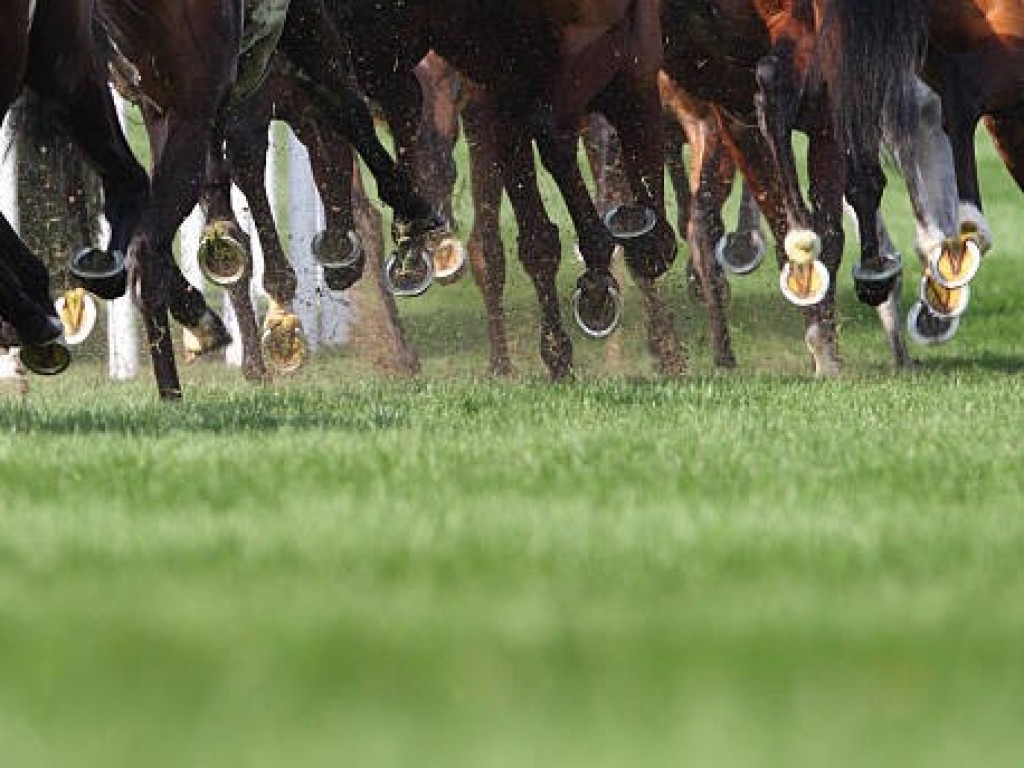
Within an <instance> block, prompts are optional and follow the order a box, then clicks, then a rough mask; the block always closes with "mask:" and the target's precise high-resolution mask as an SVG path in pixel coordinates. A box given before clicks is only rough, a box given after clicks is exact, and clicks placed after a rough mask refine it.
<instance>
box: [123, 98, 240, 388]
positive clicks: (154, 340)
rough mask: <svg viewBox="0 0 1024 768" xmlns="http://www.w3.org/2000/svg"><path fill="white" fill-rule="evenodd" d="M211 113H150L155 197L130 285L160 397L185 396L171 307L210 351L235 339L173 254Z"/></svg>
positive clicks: (136, 240)
mask: <svg viewBox="0 0 1024 768" xmlns="http://www.w3.org/2000/svg"><path fill="white" fill-rule="evenodd" d="M211 121H212V115H211V116H209V117H208V118H207V119H205V120H203V119H188V120H186V119H183V118H182V117H177V116H172V115H165V116H162V117H156V116H154V115H152V114H150V115H148V119H147V127H148V128H149V129H150V145H151V147H152V149H153V157H154V158H156V162H155V165H154V168H153V181H152V196H151V198H150V201H149V204H148V205H147V206H146V209H145V210H144V212H143V215H142V219H141V221H140V223H139V227H138V230H137V232H136V234H135V236H134V237H133V238H132V242H131V245H130V246H129V284H130V285H133V286H136V289H135V290H136V293H135V295H136V298H137V300H138V302H139V304H140V307H141V309H142V316H143V321H144V326H145V329H146V335H147V338H148V340H149V351H150V356H151V358H152V360H153V372H154V374H155V377H156V382H157V388H158V390H159V393H160V397H161V398H163V399H165V400H170V399H178V398H180V397H181V384H180V381H179V379H178V370H177V366H176V364H175V361H174V345H173V340H172V337H171V331H170V324H169V320H168V310H170V312H171V314H173V315H174V317H175V319H176V320H178V322H180V323H182V324H183V325H185V326H187V327H188V328H190V329H191V330H192V332H193V333H194V334H195V335H196V338H197V339H198V340H199V342H200V345H201V347H202V350H203V351H204V352H210V351H213V350H216V349H221V348H223V347H225V346H227V345H228V344H230V343H231V337H230V335H229V334H228V333H227V330H226V329H225V328H224V324H223V322H222V321H221V319H220V318H219V317H218V316H217V315H216V313H214V312H213V311H212V310H211V309H210V308H209V306H207V304H206V299H205V298H204V297H203V294H202V293H201V292H200V291H199V290H197V289H196V288H194V287H193V286H192V285H191V284H189V282H188V281H187V280H186V279H185V277H184V275H182V274H181V272H180V270H178V268H177V266H176V265H175V263H174V260H173V258H172V256H171V245H172V240H173V237H174V233H175V232H176V231H177V228H178V226H179V225H180V223H181V222H182V221H184V219H185V217H186V216H187V215H188V214H189V212H191V210H192V209H193V208H194V207H195V205H196V203H197V202H198V201H199V195H200V192H201V188H202V177H203V170H204V167H205V162H206V149H207V146H208V144H209V131H210V127H209V126H210V125H211Z"/></svg>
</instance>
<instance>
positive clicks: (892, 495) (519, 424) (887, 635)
mask: <svg viewBox="0 0 1024 768" xmlns="http://www.w3.org/2000/svg"><path fill="white" fill-rule="evenodd" d="M982 159H983V169H984V173H985V182H986V191H987V193H988V197H987V203H988V212H989V215H990V217H991V219H992V223H993V226H994V228H995V231H996V236H997V239H998V241H999V246H997V247H998V248H999V251H998V253H997V255H996V256H993V257H992V259H991V260H990V261H989V262H988V263H986V264H985V267H984V269H983V272H982V273H981V275H980V276H979V278H978V280H977V281H976V286H977V287H976V289H975V293H974V304H973V306H972V310H971V315H970V316H969V318H968V320H967V321H965V323H964V327H963V330H962V332H961V336H960V337H959V338H958V339H957V340H956V341H955V342H953V344H951V345H950V346H949V347H947V348H945V349H942V350H928V351H925V352H922V353H920V356H921V357H922V359H923V361H924V366H923V368H922V370H921V371H920V372H918V373H915V374H913V375H904V376H897V375H894V374H892V373H891V372H890V371H889V369H888V365H887V360H886V357H887V354H886V351H885V348H884V344H883V343H882V341H881V339H880V338H879V335H878V332H877V330H876V323H875V322H874V320H873V319H872V316H871V314H870V312H867V311H865V310H863V309H861V308H859V307H858V306H857V305H856V303H855V301H854V300H853V298H852V296H851V295H850V293H849V290H848V285H847V286H845V287H844V291H843V294H842V297H841V303H842V311H843V314H844V323H843V348H844V352H845V354H846V357H847V362H848V370H849V373H848V375H847V376H846V377H844V378H843V379H841V380H838V381H825V382H818V381H814V380H812V379H810V378H809V376H808V373H807V360H806V356H805V354H804V353H803V351H802V342H801V340H800V326H801V323H800V321H799V317H798V316H797V315H796V313H795V312H793V311H792V310H790V309H788V308H786V307H783V306H782V302H781V299H778V298H777V296H776V292H775V290H774V286H773V284H774V280H775V277H774V271H773V270H772V269H765V270H762V271H761V272H760V273H759V274H757V275H755V276H754V277H752V278H750V279H749V280H747V281H744V282H742V283H739V284H737V286H736V288H735V300H734V302H733V316H734V327H735V328H736V342H737V348H738V352H739V355H740V357H741V364H742V367H741V369H740V371H738V372H737V373H733V374H728V375H722V374H717V373H714V372H713V371H712V369H711V366H710V361H709V359H708V355H707V352H706V350H705V349H704V346H705V344H704V342H703V334H704V328H703V321H702V318H701V313H700V311H699V310H698V309H697V308H695V307H694V306H693V304H692V302H691V300H690V299H688V298H687V296H686V295H685V291H684V290H683V287H682V285H681V283H680V281H679V279H678V277H672V278H670V280H669V284H668V286H669V295H670V296H671V297H672V300H673V304H674V306H675V307H676V309H677V314H678V319H679V323H680V328H681V330H682V332H683V334H684V337H685V338H686V340H687V344H688V348H689V351H690V353H691V361H692V368H693V371H694V373H693V374H692V375H691V376H689V377H688V378H686V379H684V380H682V381H659V380H657V379H656V378H654V377H652V376H650V375H649V374H648V373H647V371H648V370H649V368H648V366H649V363H648V361H647V360H646V357H645V355H644V353H643V351H642V339H641V336H642V334H641V329H640V326H641V321H640V318H639V310H638V308H637V305H636V302H635V297H633V296H632V294H631V303H630V307H629V312H630V314H629V316H628V317H627V324H626V328H625V329H624V331H623V333H622V335H621V337H620V338H619V339H618V340H617V341H616V344H617V346H616V347H613V348H614V349H616V351H615V353H614V354H613V355H610V354H609V353H608V351H607V349H608V345H599V344H593V343H587V342H584V341H583V340H582V339H580V338H579V337H578V336H576V337H574V339H575V342H576V348H577V357H578V370H579V381H577V382H576V383H574V384H572V385H565V386H554V387H553V386H549V385H547V384H546V383H544V382H543V380H542V377H541V368H540V365H539V363H538V362H537V360H536V353H535V346H536V319H535V309H534V306H533V302H532V300H531V299H530V293H529V289H528V286H527V284H526V283H525V281H524V280H523V279H522V277H521V275H520V274H519V270H518V267H515V266H513V268H512V269H510V274H511V275H512V284H511V287H510V298H509V304H510V315H511V320H510V323H511V324H512V328H513V343H514V349H515V357H516V363H517V366H518V368H519V370H520V375H519V376H518V377H516V378H515V379H514V380H513V381H510V382H493V381H490V380H487V379H485V378H481V376H482V374H483V371H484V366H485V363H486V351H485V347H484V338H483V335H482V331H481V329H480V316H481V311H480V309H479V302H478V300H477V299H476V296H475V288H473V287H472V286H471V285H460V286H456V287H453V288H451V289H446V290H445V291H443V292H442V291H433V292H432V293H431V294H430V295H429V296H428V297H426V298H425V299H424V300H423V301H421V302H416V303H404V304H403V307H402V308H403V314H404V315H405V316H406V319H407V320H408V322H409V328H410V334H411V336H412V338H413V340H414V342H415V343H416V344H417V346H418V347H419V349H420V350H421V352H422V354H423V355H424V360H425V365H426V374H425V375H424V376H423V377H422V378H421V379H419V380H417V381H412V382H388V381H381V380H376V379H372V378H367V377H365V376H363V375H361V374H360V373H359V371H360V370H361V368H360V367H359V364H358V361H354V360H352V359H351V357H350V356H349V354H348V353H345V352H341V353H335V354H331V355H327V356H325V357H323V358H321V359H318V360H317V361H315V363H314V364H313V365H312V366H311V367H310V369H309V370H307V371H306V372H305V373H303V374H301V375H300V376H298V377H296V378H295V379H292V380H290V381H288V382H284V383H280V384H277V385H275V386H273V387H268V388H262V389H259V388H253V387H250V386H248V385H244V384H242V383H240V382H239V381H238V380H237V374H234V373H231V372H227V373H225V372H224V371H223V370H222V369H221V368H219V367H217V366H201V367H199V368H197V369H193V370H189V371H187V372H186V377H187V381H188V386H187V400H186V402H185V403H184V404H182V405H180V406H177V407H170V408H168V407H162V406H160V405H159V404H158V403H156V402H155V397H154V395H153V392H152V387H151V384H150V381H149V379H148V378H145V379H143V380H141V381H139V382H136V383H132V384H128V385H115V384H112V383H109V382H107V381H106V380H105V379H104V378H103V377H102V375H101V371H100V370H99V366H98V365H96V364H90V363H88V362H86V363H84V364H79V365H78V366H77V367H76V369H75V370H74V371H73V372H71V373H69V374H68V375H67V376H65V377H63V378H61V379H59V380H55V381H40V380H34V381H33V384H34V391H33V393H32V394H31V395H30V396H29V397H28V398H27V399H25V400H16V399H11V398H7V399H0V430H2V431H3V433H4V437H3V439H2V440H0V764H2V765H4V766H51V765H52V766H79V765H82V766H86V765H87V766H120V765H124V766H138V765H146V766H164V765H166V766H172V765H173V766H181V765H189V766H192V765H203V766H206V765H218V766H219V765H239V766H264V765H265V766H279V765H373V766H377V765H413V766H435V765H436V766H446V767H447V766H473V767H477V766H504V765H509V766H525V765H531V766H532V765H545V766H547V765H550V766H577V765H579V766H605V765H609V766H610V765H630V766H632V765H711V766H734V765H736V766H740V765H744V766H746V765H758V766H759V765H766V766H767V765H772V766H776V765H777V766H786V767H787V768H789V767H792V766H822V765H829V766H832V765H850V766H863V765H876V764H886V765H901V766H928V767H929V768H935V767H936V766H962V765H968V764H983V765H1008V766H1009V765H1019V764H1020V762H1021V756H1022V753H1024V738H1022V737H1021V735H1020V723H1021V722H1022V721H1024V645H1022V643H1021V642H1020V640H1021V637H1022V634H1024V515H1022V511H1024V447H1022V445H1021V433H1020V425H1021V423H1024V418H1022V416H1024V414H1022V408H1021V405H1020V392H1021V385H1020V371H1021V367H1022V362H1024V350H1022V349H1021V345H1020V343H1019V342H1018V341H1017V338H1018V337H1017V334H1018V332H1019V330H1018V329H1019V327H1020V319H1021V310H1020V307H1021V301H1022V299H1024V289H1022V288H1021V284H1022V281H1021V278H1022V277H1024V268H1022V266H1021V264H1020V263H1019V260H1017V259H1016V257H1015V255H1014V253H1013V251H1014V248H1015V239H1014V238H1015V236H1016V232H1015V224H1016V221H1017V218H1016V215H1015V211H1016V210H1017V208H1018V206H1019V205H1020V197H1019V193H1017V192H1016V191H1013V190H1011V189H1010V188H1009V186H1008V182H1007V180H1006V179H1005V174H1003V173H1002V172H997V171H996V167H995V166H994V158H993V156H992V154H991V152H990V151H989V150H988V149H987V148H986V150H985V154H984V155H983V158H982ZM891 189H892V190H894V191H898V187H896V186H895V185H894V186H893V187H891ZM889 197H890V198H895V199H894V204H893V205H892V207H891V208H890V212H891V213H892V214H893V216H894V224H896V225H897V231H898V232H899V233H900V240H901V242H904V243H908V245H907V246H906V248H907V252H908V253H910V246H909V231H910V230H909V225H908V222H907V221H906V220H904V218H903V216H904V215H905V210H906V208H905V206H904V205H903V204H902V202H901V201H900V200H899V197H898V195H893V194H890V195H889ZM462 201H463V204H465V199H464V197H463V199H462ZM512 241H513V238H512V237H511V236H509V238H508V242H509V243H511V242H512ZM564 242H565V243H566V244H568V243H569V242H570V240H569V239H568V237H566V238H564ZM573 271H574V270H573V267H572V265H571V264H567V266H566V267H565V268H564V269H563V272H564V273H565V274H564V275H563V279H564V280H566V282H567V284H568V282H570V281H571V279H572V272H573ZM844 282H846V283H848V279H845V278H844ZM909 295H910V289H909V288H908V296H909ZM80 363H81V361H80Z"/></svg>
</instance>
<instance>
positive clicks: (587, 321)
mask: <svg viewBox="0 0 1024 768" xmlns="http://www.w3.org/2000/svg"><path fill="white" fill-rule="evenodd" d="M572 314H573V317H574V318H575V319H576V324H577V325H578V326H579V327H580V329H581V330H582V331H583V333H585V334H586V335H587V336H589V337H590V338H592V339H604V338H607V337H608V336H610V335H611V334H612V333H613V332H614V331H615V329H616V328H618V327H619V322H620V321H621V320H622V291H621V290H620V289H619V284H618V283H617V282H616V280H615V278H614V277H613V276H612V275H611V273H609V272H584V273H583V274H582V275H580V278H579V280H578V281H577V282H576V290H575V291H573V294H572Z"/></svg>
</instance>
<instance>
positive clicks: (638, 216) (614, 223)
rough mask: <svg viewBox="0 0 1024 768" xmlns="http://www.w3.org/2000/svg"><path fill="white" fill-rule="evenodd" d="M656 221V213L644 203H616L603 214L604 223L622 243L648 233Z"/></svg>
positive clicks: (651, 230) (652, 229)
mask: <svg viewBox="0 0 1024 768" xmlns="http://www.w3.org/2000/svg"><path fill="white" fill-rule="evenodd" d="M657 223H658V216H657V214H655V213H654V211H652V210H651V209H650V208H648V207H647V206H646V205H632V204H625V205H618V206H616V207H615V208H612V209H611V210H610V211H608V213H606V214H605V215H604V225H605V226H606V227H607V228H608V231H609V232H611V233H612V237H614V238H615V239H616V240H618V241H619V242H620V243H623V244H624V243H625V242H626V241H629V240H636V239H637V238H641V237H643V236H644V235H648V234H650V233H651V232H653V231H654V226H655V225H656V224H657Z"/></svg>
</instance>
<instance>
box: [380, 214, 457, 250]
mask: <svg viewBox="0 0 1024 768" xmlns="http://www.w3.org/2000/svg"><path fill="white" fill-rule="evenodd" d="M449 232H451V225H450V224H449V222H448V220H447V219H446V218H445V217H444V216H443V215H442V214H441V213H439V212H436V211H435V212H434V213H433V214H431V215H430V216H427V217H425V218H421V219H413V220H411V221H406V220H400V219H396V220H395V222H394V223H393V224H392V225H391V239H392V240H394V241H395V245H397V246H399V247H401V246H402V245H404V244H406V243H408V242H410V241H417V240H425V239H426V238H428V237H436V238H438V239H440V238H441V237H443V236H444V235H446V234H448V233H449Z"/></svg>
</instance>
